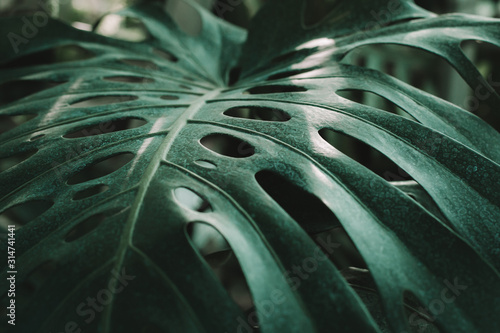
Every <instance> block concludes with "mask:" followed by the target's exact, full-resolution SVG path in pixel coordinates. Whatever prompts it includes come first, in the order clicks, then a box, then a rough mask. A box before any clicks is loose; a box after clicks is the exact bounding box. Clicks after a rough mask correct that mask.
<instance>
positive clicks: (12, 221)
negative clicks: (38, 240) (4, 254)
mask: <svg viewBox="0 0 500 333" xmlns="http://www.w3.org/2000/svg"><path fill="white" fill-rule="evenodd" d="M53 205H54V202H52V201H49V200H29V201H25V202H23V203H19V204H16V205H14V206H12V207H9V208H7V209H6V210H5V211H3V212H2V213H1V214H0V226H1V228H2V229H5V230H7V227H8V226H9V225H14V226H15V227H16V228H21V227H23V226H25V225H26V224H28V223H29V222H31V221H33V220H34V219H36V218H37V217H39V216H41V215H42V214H43V213H45V212H46V211H47V210H49V208H50V207H52V206H53Z"/></svg>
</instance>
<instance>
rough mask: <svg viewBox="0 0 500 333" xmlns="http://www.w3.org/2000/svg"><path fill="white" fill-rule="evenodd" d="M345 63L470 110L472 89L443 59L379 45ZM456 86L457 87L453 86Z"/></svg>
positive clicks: (365, 48)
mask: <svg viewBox="0 0 500 333" xmlns="http://www.w3.org/2000/svg"><path fill="white" fill-rule="evenodd" d="M342 63H349V64H354V65H358V66H362V67H367V68H371V69H374V70H377V71H382V72H385V73H386V74H389V75H391V76H393V77H395V78H397V79H399V80H401V81H403V82H405V83H407V84H410V85H412V86H413V87H415V88H418V89H421V90H423V91H425V92H427V93H430V94H432V95H434V96H437V97H440V98H442V99H444V100H447V101H449V102H451V103H454V104H455V105H458V106H460V107H463V108H466V103H465V102H466V99H465V98H464V97H466V96H467V95H468V94H469V93H470V90H471V89H470V87H469V85H468V84H467V83H466V82H465V81H464V79H463V78H462V77H461V76H460V75H459V74H458V72H457V71H456V70H455V69H454V68H453V67H452V66H451V65H450V64H449V63H448V62H447V61H446V60H444V59H443V58H441V57H440V56H437V55H435V54H433V53H431V52H428V51H424V50H421V49H417V48H415V47H410V46H403V45H395V44H390V45H389V44H377V45H367V46H361V47H358V48H356V49H355V50H353V51H351V52H350V53H349V54H348V55H347V56H346V57H344V59H343V60H342ZM450 82H452V83H453V84H450Z"/></svg>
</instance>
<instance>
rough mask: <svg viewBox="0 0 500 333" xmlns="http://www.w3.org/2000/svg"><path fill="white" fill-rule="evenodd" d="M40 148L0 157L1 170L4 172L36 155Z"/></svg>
mask: <svg viewBox="0 0 500 333" xmlns="http://www.w3.org/2000/svg"><path fill="white" fill-rule="evenodd" d="M37 151H38V149H30V150H27V151H24V152H21V153H17V154H15V155H11V156H8V157H2V158H0V172H4V171H6V170H8V169H10V168H12V167H14V166H16V165H18V164H19V163H21V162H23V161H25V160H27V159H28V158H30V157H31V156H33V155H35V154H36V152H37Z"/></svg>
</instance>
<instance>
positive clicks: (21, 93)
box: [0, 80, 64, 105]
mask: <svg viewBox="0 0 500 333" xmlns="http://www.w3.org/2000/svg"><path fill="white" fill-rule="evenodd" d="M62 83H64V82H54V81H49V80H15V81H8V82H4V83H2V84H0V91H1V92H2V94H0V105H2V104H7V103H12V102H14V101H17V100H19V99H22V98H24V97H27V96H30V95H33V94H36V93H38V92H40V91H43V90H47V89H50V88H53V87H56V86H58V85H60V84H62Z"/></svg>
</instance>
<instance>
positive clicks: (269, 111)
mask: <svg viewBox="0 0 500 333" xmlns="http://www.w3.org/2000/svg"><path fill="white" fill-rule="evenodd" d="M224 115H226V116H230V117H235V118H244V119H252V120H263V121H288V120H290V119H291V117H290V116H289V115H288V114H287V113H286V112H285V111H283V110H279V109H273V108H266V107H259V106H237V107H234V108H230V109H228V110H226V111H224Z"/></svg>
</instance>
